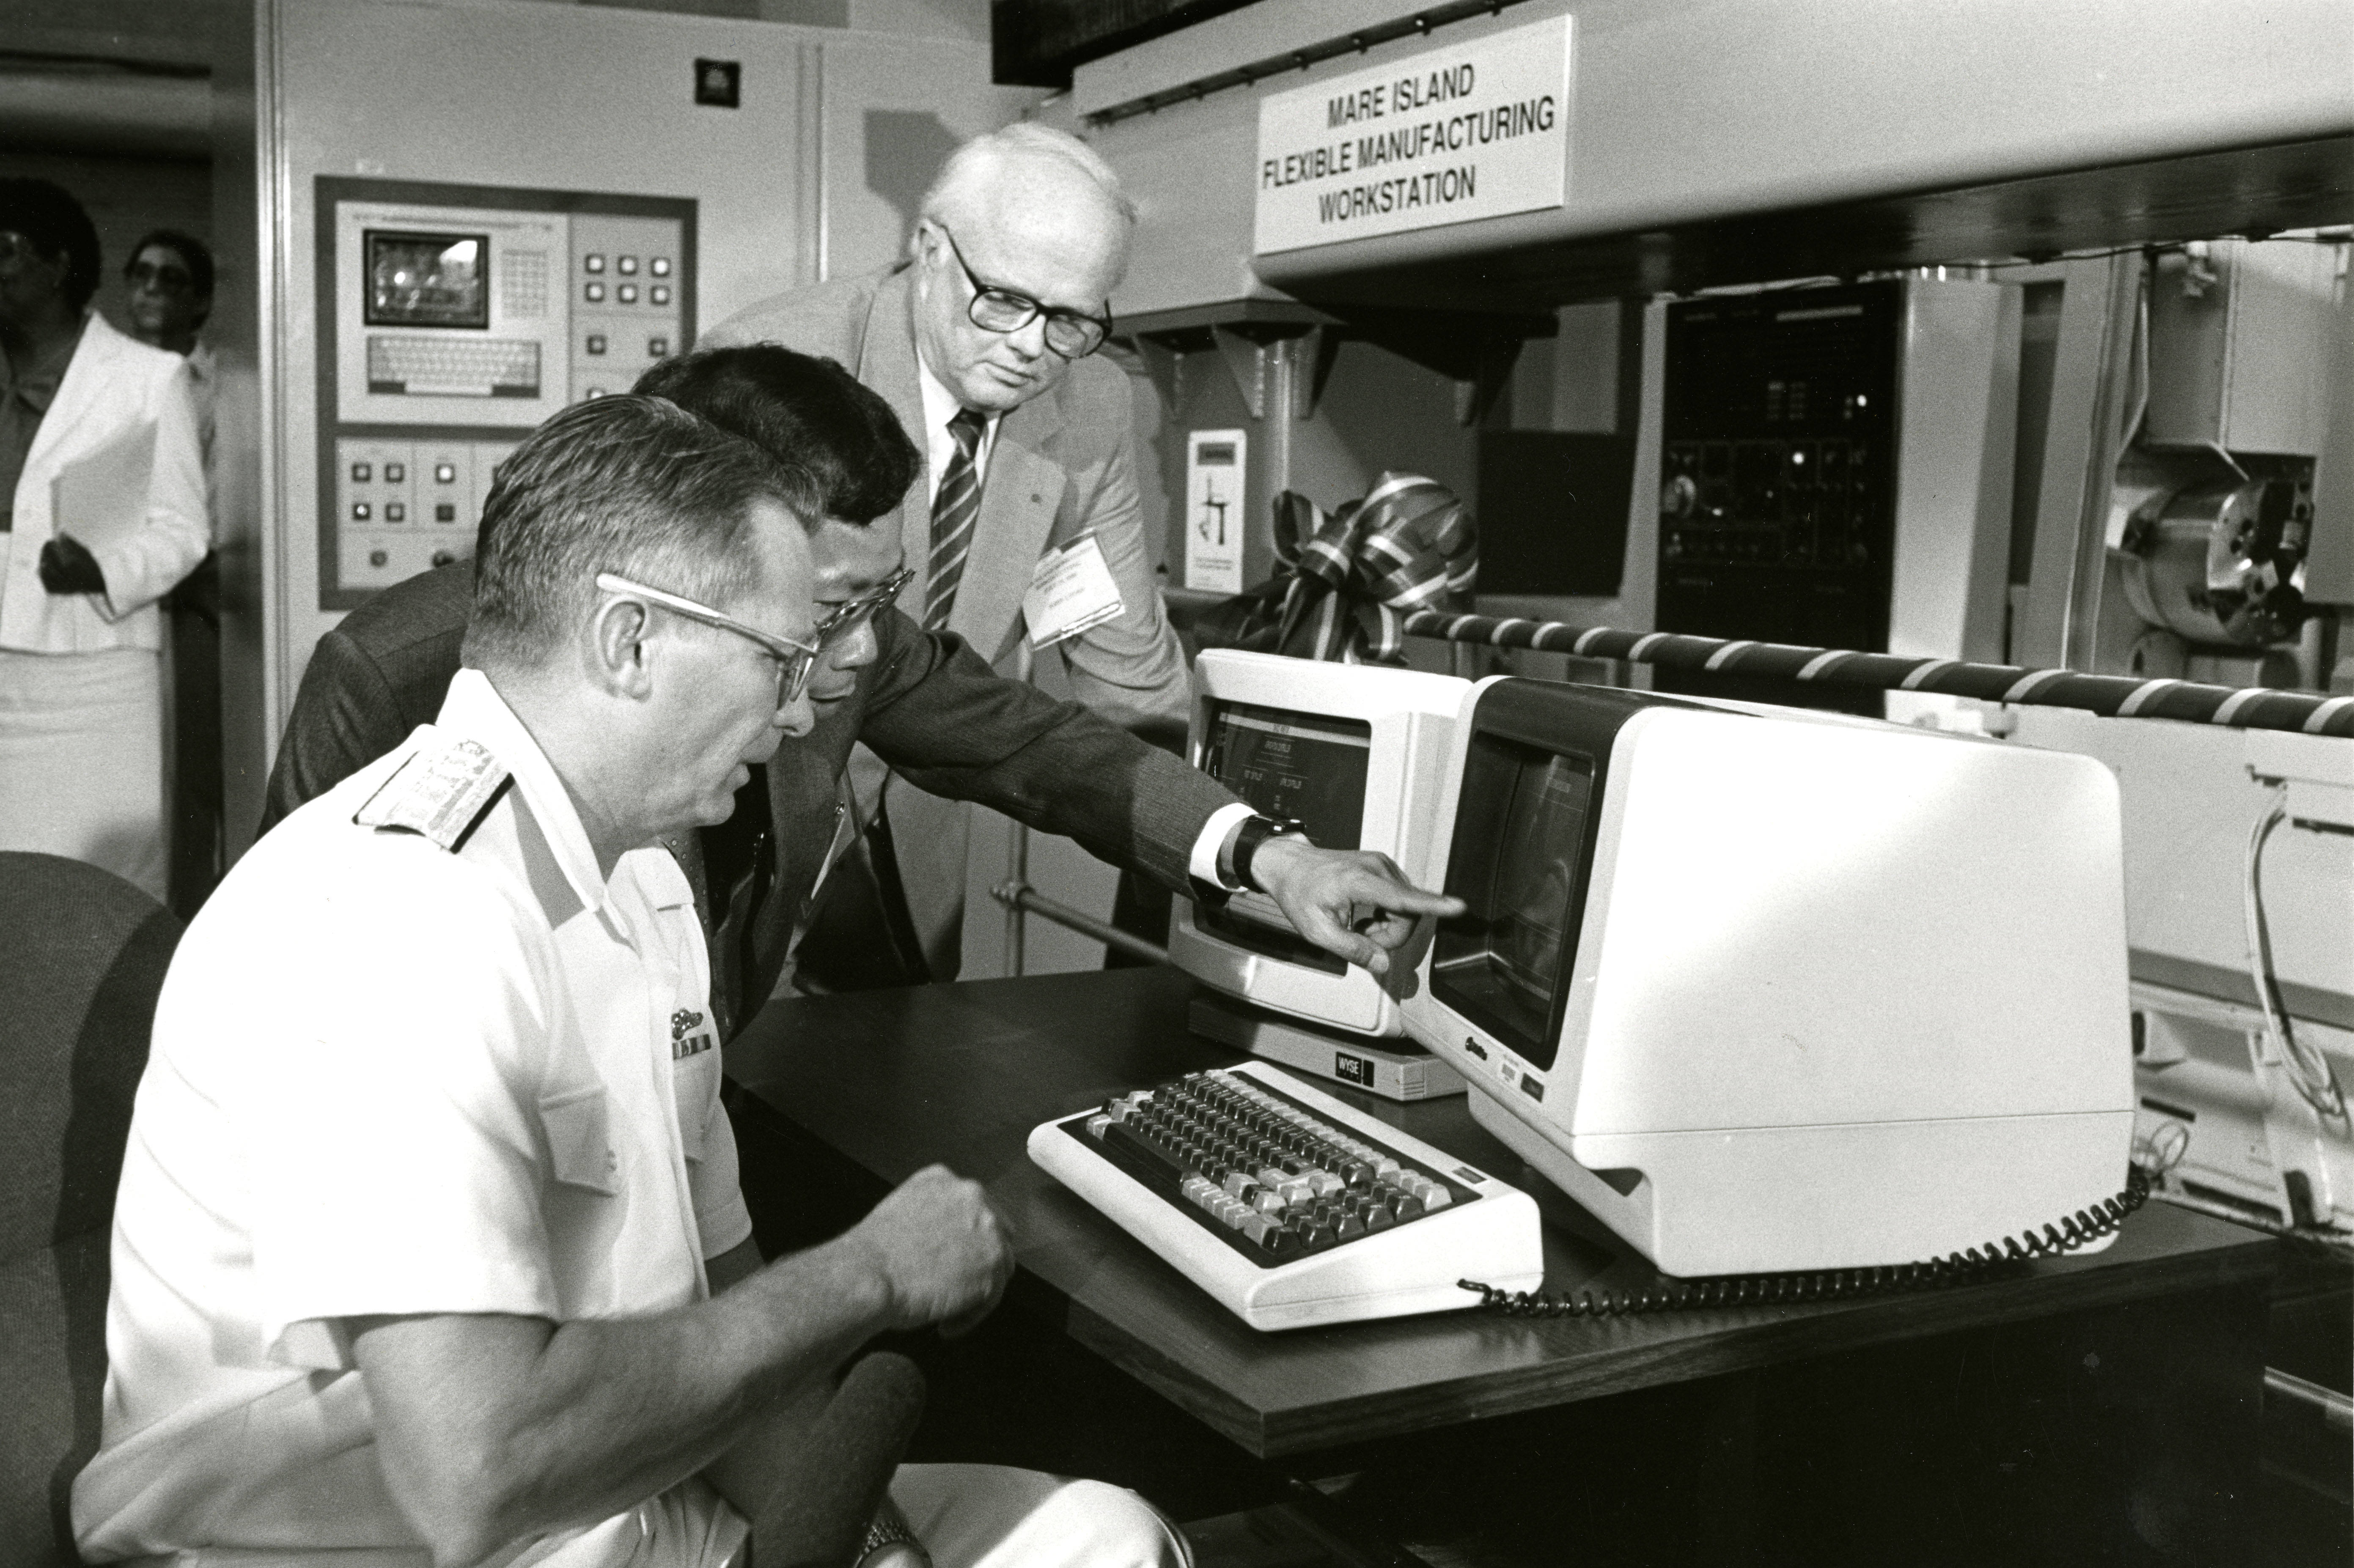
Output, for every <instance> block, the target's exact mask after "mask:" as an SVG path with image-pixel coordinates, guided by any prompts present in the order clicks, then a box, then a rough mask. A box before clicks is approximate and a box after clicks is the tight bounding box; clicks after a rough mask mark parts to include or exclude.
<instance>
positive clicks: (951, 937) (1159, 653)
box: [701, 262, 1192, 980]
mask: <svg viewBox="0 0 2354 1568" xmlns="http://www.w3.org/2000/svg"><path fill="white" fill-rule="evenodd" d="M912 282H913V277H912V273H911V272H910V270H909V269H908V267H907V264H906V263H904V262H902V263H899V264H897V265H896V266H891V267H886V268H885V269H883V270H880V271H876V272H868V273H865V274H863V275H862V276H859V277H855V278H847V279H843V280H841V281H836V282H831V283H820V284H817V285H815V286H813V287H811V288H807V289H797V290H794V291H791V292H790V293H784V294H779V295H777V296H776V297H774V298H773V299H769V300H764V301H762V302H760V303H758V304H757V305H754V306H752V307H751V308H750V309H748V310H746V311H743V312H741V313H737V315H734V316H731V317H729V318H728V319H727V320H726V321H725V322H722V323H720V324H719V325H718V326H717V327H716V328H714V329H713V330H712V331H711V332H710V333H708V334H705V336H704V338H703V339H702V340H701V342H702V346H705V347H713V346H725V345H729V344H750V343H779V344H783V345H784V346H786V347H787V348H790V349H796V350H799V351H800V352H801V353H803V354H813V355H823V356H824V357H826V358H829V359H832V360H837V361H839V362H840V363H841V364H842V365H843V366H844V367H845V368H847V369H848V370H849V371H850V373H851V374H852V375H854V376H857V377H858V379H859V381H860V382H861V383H863V384H864V385H865V386H866V387H870V388H872V389H873V390H874V391H875V392H877V393H879V394H880V395H881V396H882V397H883V399H884V401H885V402H886V403H888V404H890V405H891V408H892V409H893V410H894V411H895V412H896V413H897V415H898V416H899V423H900V424H901V425H902V426H904V427H905V428H906V429H907V434H908V437H909V438H910V439H911V440H914V441H915V443H916V450H917V451H918V452H926V451H927V443H926V441H925V440H924V395H923V389H922V386H921V384H920V383H919V382H918V381H917V377H916V334H915V318H914V316H913V314H912V313H911V312H912V306H913V300H912V298H911V296H912V294H913V288H912ZM927 461H928V455H927ZM930 494H931V486H930V483H929V476H928V475H926V476H925V477H924V478H922V479H919V480H917V482H916V483H915V484H913V485H912V486H910V487H909V489H908V491H907V497H906V498H905V499H904V500H903V501H901V502H900V503H899V506H898V509H897V510H896V511H895V512H892V513H889V514H885V515H884V516H881V517H878V518H876V519H875V523H874V524H873V526H875V527H877V528H896V529H898V530H899V533H900V538H901V540H902V542H903V543H904V545H905V546H906V548H907V564H908V565H909V566H911V567H915V569H916V577H915V580H914V581H913V582H912V583H910V584H909V585H908V587H907V592H906V593H905V594H904V595H903V596H902V597H901V599H900V602H901V603H902V604H907V605H912V606H920V605H921V604H922V603H923V602H924V594H925V588H926V586H927V579H928V576H929V567H930V556H931V530H932V516H931V503H930V500H929V497H930ZM1090 530H1092V531H1093V532H1094V534H1095V535H1096V541H1097V546H1099V547H1100V548H1101V549H1102V551H1103V556H1104V563H1105V565H1106V566H1108V567H1110V568H1111V576H1112V580H1113V581H1114V582H1115V583H1117V584H1118V585H1119V597H1120V602H1121V605H1122V606H1123V608H1122V609H1121V612H1120V613H1119V615H1118V616H1117V617H1115V618H1114V619H1112V620H1108V621H1106V622H1104V623H1103V624H1102V625H1100V626H1097V627H1095V628H1094V629H1092V630H1088V631H1085V632H1082V633H1080V634H1079V635H1078V636H1076V637H1073V638H1068V639H1066V640H1065V641H1062V642H1059V643H1057V644H1055V647H1054V648H1053V649H1051V650H1048V651H1047V652H1046V656H1047V657H1052V656H1054V655H1055V654H1059V655H1061V657H1062V660H1063V666H1064V670H1065V672H1066V674H1067V676H1068V678H1069V683H1070V691H1071V695H1072V697H1073V698H1075V699H1076V701H1078V702H1080V703H1083V704H1085V705H1087V706H1088V707H1090V708H1092V709H1094V710H1095V711H1096V712H1097V713H1098V714H1101V715H1103V716H1104V717H1106V718H1108V719H1110V720H1111V721H1112V722H1113V723H1115V724H1119V725H1123V726H1129V727H1130V728H1134V727H1138V726H1156V727H1166V728H1168V729H1171V730H1173V731H1174V732H1175V733H1182V731H1183V728H1184V725H1185V721H1186V718H1187V716H1188V715H1189V714H1190V713H1191V711H1192V695H1191V690H1192V688H1191V684H1190V681H1191V676H1190V673H1189V672H1188V671H1187V669H1186V666H1185V655H1184V651H1183V650H1182V648H1181V647H1180V646H1179V645H1178V641H1177V633H1176V630H1175V629H1174V628H1173V627H1172V626H1171V625H1170V624H1169V618H1168V615H1167V614H1166V613H1165V611H1164V610H1163V609H1162V606H1161V588H1160V585H1159V584H1158V583H1157V582H1156V581H1154V579H1153V575H1152V558H1151V556H1150V552H1149V551H1148V550H1147V549H1146V547H1145V541H1144V521H1143V514H1142V509H1141V507H1140V505H1139V503H1138V500H1137V491H1136V429H1135V425H1134V422H1133V417H1132V414H1131V412H1130V408H1129V388H1128V376H1127V375H1126V374H1125V373H1124V372H1122V371H1121V370H1120V369H1119V366H1115V365H1112V364H1110V363H1108V362H1107V361H1105V360H1102V359H1099V358H1093V357H1090V358H1087V359H1082V360H1080V361H1079V362H1078V363H1077V364H1076V365H1074V366H1071V368H1070V370H1069V372H1068V373H1067V374H1066V375H1065V376H1063V378H1062V379H1061V380H1060V381H1058V382H1056V383H1055V385H1054V386H1053V387H1049V388H1048V389H1047V390H1045V391H1044V392H1042V393H1040V394H1039V395H1038V396H1037V397H1033V398H1032V399H1031V400H1030V401H1028V402H1027V403H1024V404H1023V405H1022V406H1021V407H1020V408H1016V409H1014V410H1013V412H1011V413H1009V414H1007V415H1006V416H1005V417H1004V418H1002V420H1000V421H999V422H998V426H997V440H996V444H995V446H994V447H993V448H992V449H991V453H990V459H989V468H988V471H986V472H985V473H984V474H983V476H982V478H981V515H980V517H979V518H977V519H976V520H975V521H974V524H973V535H972V551H971V554H970V555H969V556H967V557H966V559H965V566H964V576H963V577H961V578H960V580H959V582H958V584H957V597H956V604H955V606H954V607H953V608H952V609H950V611H949V624H948V630H950V631H952V632H954V633H956V634H957V635H958V636H960V637H961V638H963V639H964V641H966V642H968V643H970V644H971V646H972V648H973V650H974V651H975V652H978V653H979V654H980V655H981V657H982V658H983V659H986V660H988V661H989V662H991V664H993V665H995V666H996V667H997V668H998V669H999V671H1000V672H1001V673H1005V672H1009V671H1010V669H1011V667H1012V666H1013V662H1014V657H1015V654H1016V653H1017V652H1018V651H1019V649H1020V645H1021V640H1022V639H1023V637H1024V636H1025V635H1027V629H1026V628H1025V626H1024V625H1023V620H1022V596H1023V594H1024V593H1026V592H1027V591H1028V590H1029V588H1030V577H1031V574H1032V573H1033V572H1034V571H1035V570H1036V568H1037V565H1038V558H1039V556H1042V555H1044V554H1045V553H1046V552H1047V551H1048V550H1051V549H1059V548H1060V547H1062V546H1065V545H1066V544H1068V543H1070V542H1071V541H1072V540H1074V539H1076V538H1078V537H1079V536H1080V535H1082V534H1085V533H1087V532H1088V531H1090ZM849 778H850V781H851V785H852V789H853V792H854V797H855V799H856V801H857V804H858V807H859V810H860V811H861V813H862V814H864V813H866V812H870V811H872V810H874V807H875V801H876V800H878V799H885V798H887V800H888V801H889V807H888V810H889V812H890V820H891V826H892V833H893V837H894V839H895V840H896V846H897V853H898V862H899V874H900V880H901V882H902V884H903V885H905V887H906V889H907V904H908V913H909V914H910V915H911V916H913V917H914V920H915V924H916V934H917V938H918V939H919V940H920V941H921V942H922V944H923V947H924V950H925V953H926V956H927V958H928V960H929V961H930V964H931V969H932V977H933V978H934V979H935V980H953V979H954V978H955V977H956V973H957V968H958V964H959V962H960V948H961V945H962V931H963V924H964V904H965V885H966V879H967V865H966V860H967V846H968V843H969V842H970V822H971V819H970V810H969V808H968V807H967V806H966V804H965V803H964V802H962V801H958V800H943V799H941V798H939V797H938V796H935V795H930V794H927V793H925V792H923V791H922V790H920V789H910V788H908V787H907V784H906V782H905V781H903V780H899V779H891V780H889V781H888V784H887V786H886V782H885V767H884V764H883V762H882V761H881V759H880V758H877V757H876V756H875V754H874V753H873V752H872V751H870V750H868V749H867V748H866V747H864V746H861V747H858V748H857V750H856V751H855V752H854V754H853V756H852V758H851V762H850V768H849ZM1085 787H1086V785H1085V784H1084V783H1083V781H1081V780H1079V779H1072V780H1071V788H1072V789H1075V790H1076V789H1084V788H1085ZM886 789H887V794H886Z"/></svg>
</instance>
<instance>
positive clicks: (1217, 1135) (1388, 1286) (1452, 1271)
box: [1030, 1062, 1544, 1329]
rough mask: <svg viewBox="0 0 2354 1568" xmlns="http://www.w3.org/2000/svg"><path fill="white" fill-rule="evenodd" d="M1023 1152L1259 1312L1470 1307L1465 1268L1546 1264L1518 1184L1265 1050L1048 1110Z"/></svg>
mask: <svg viewBox="0 0 2354 1568" xmlns="http://www.w3.org/2000/svg"><path fill="white" fill-rule="evenodd" d="M1030 1157H1031V1159H1033V1160H1035V1161H1036V1162H1037V1163H1038V1164H1039V1166H1040V1167H1041V1168H1043V1169H1044V1170H1045V1171H1047V1172H1048V1173H1049V1174H1050V1175H1052V1176H1054V1177H1055V1179H1056V1180H1057V1181H1061V1182H1062V1183H1063V1184H1064V1185H1065V1186H1066V1187H1068V1188H1070V1189H1071V1190H1072V1191H1073V1192H1076V1193H1078V1194H1079V1196H1081V1197H1083V1198H1085V1199H1087V1202H1090V1203H1092V1204H1094V1205H1095V1206H1096V1207H1097V1209H1099V1210H1101V1211H1102V1212H1103V1213H1105V1214H1106V1215H1108V1216H1109V1217H1110V1218H1111V1219H1112V1220H1113V1221H1114V1222H1116V1223H1117V1224H1119V1226H1120V1227H1121V1228H1122V1229H1124V1230H1126V1231H1127V1232H1129V1234H1131V1235H1133V1236H1135V1237H1136V1238H1137V1239H1138V1240H1139V1241H1141V1242H1142V1243H1143V1244H1144V1245H1146V1246H1148V1247H1150V1248H1151V1249H1152V1250H1153V1251H1154V1252H1155V1253H1157V1254H1159V1255H1161V1257H1162V1258H1164V1259H1165V1260H1167V1261H1168V1262H1169V1263H1171V1264H1172V1265H1174V1266H1176V1267H1177V1269H1178V1270H1179V1271H1180V1272H1181V1273H1182V1274H1183V1275H1184V1276H1185V1277H1187V1278H1188V1279H1191V1280H1192V1281H1193V1283H1194V1284H1196V1285H1199V1286H1200V1287H1202V1288H1204V1290H1207V1291H1208V1292H1209V1293H1210V1294H1211V1295H1212V1296H1214V1297H1215V1298H1217V1300H1218V1302H1219V1304H1220V1305H1222V1306H1224V1307H1225V1308H1226V1309H1227V1310H1229V1311H1231V1312H1233V1313H1235V1315H1236V1316H1237V1317H1239V1318H1241V1319H1243V1321H1245V1322H1246V1323H1248V1324H1249V1325H1250V1326H1251V1327H1253V1328H1255V1329H1293V1328H1306V1327H1310V1326H1312V1325H1316V1324H1323V1323H1344V1322H1350V1321H1353V1320H1355V1319H1364V1318H1388V1317H1397V1316H1401V1315H1404V1314H1406V1313H1413V1312H1432V1311H1439V1310H1443V1309H1445V1308H1455V1307H1469V1306H1473V1305H1476V1304H1477V1303H1478V1300H1479V1298H1478V1297H1476V1296H1475V1295H1473V1294H1472V1293H1471V1292H1469V1291H1467V1290H1464V1289H1462V1288H1460V1287H1458V1285H1457V1284H1456V1281H1458V1280H1459V1279H1462V1278H1465V1277H1473V1278H1478V1279H1482V1280H1485V1281H1488V1282H1490V1284H1495V1285H1498V1286H1500V1287H1502V1288H1506V1289H1511V1290H1532V1289H1535V1288H1536V1287H1538V1286H1539V1285H1540V1284H1541V1283H1542V1282H1543V1277H1544V1261H1543V1245H1542V1243H1541V1241H1540V1237H1539V1227H1538V1221H1537V1209H1536V1204H1535V1202H1534V1201H1533V1200H1532V1199H1531V1198H1530V1197H1529V1195H1528V1194H1527V1193H1525V1192H1520V1191H1519V1190H1517V1189H1515V1188H1513V1187H1511V1186H1508V1185H1506V1184H1505V1183H1504V1182H1502V1181H1499V1180H1497V1179H1496V1178H1495V1177H1493V1176H1490V1175H1488V1174H1487V1173H1485V1172H1484V1171H1476V1170H1474V1169H1472V1168H1471V1167H1470V1166H1469V1165H1467V1164H1465V1163H1464V1162H1463V1161H1461V1160H1458V1159H1456V1158H1455V1157H1454V1156H1453V1155H1450V1154H1448V1153H1447V1152H1446V1151H1445V1150H1440V1149H1437V1148H1434V1147H1433V1146H1431V1145H1430V1144H1427V1143H1425V1142H1423V1141H1422V1140H1420V1139H1416V1138H1411V1137H1409V1136H1407V1135H1406V1134H1405V1133H1402V1132H1400V1131H1398V1130H1397V1129H1396V1128H1394V1127H1391V1126H1389V1125H1388V1124H1386V1123H1384V1122H1383V1121H1380V1120H1379V1119H1377V1118H1373V1117H1371V1116H1368V1115H1366V1114H1365V1113H1363V1112H1362V1111H1360V1110H1357V1109H1356V1108H1355V1107H1352V1106H1350V1105H1348V1104H1346V1103H1345V1102H1343V1101H1341V1100H1339V1099H1336V1098H1334V1097H1332V1096H1330V1095H1327V1094H1323V1093H1321V1092H1320V1091H1319V1090H1317V1089H1314V1088H1311V1087H1310V1086H1308V1085H1306V1084H1304V1083H1301V1082H1300V1081H1299V1079H1297V1078H1294V1077H1292V1076H1291V1075H1288V1074H1287V1073H1284V1072H1282V1071H1280V1070H1278V1069H1277V1068H1274V1067H1271V1066H1268V1065H1265V1064H1263V1063H1257V1062H1249V1063H1244V1064H1241V1065H1236V1066H1233V1067H1226V1068H1220V1069H1217V1070H1215V1071H1212V1072H1206V1073H1193V1074H1189V1075H1186V1076H1185V1077H1182V1078H1179V1079H1176V1080H1174V1081H1172V1082H1171V1083H1167V1084H1162V1085H1161V1086H1158V1087H1155V1088H1151V1089H1143V1090H1138V1091H1136V1092H1134V1093H1131V1094H1126V1095H1121V1096H1119V1097H1115V1098H1113V1099H1111V1100H1108V1101H1107V1102H1105V1104H1103V1105H1102V1106H1101V1107H1097V1108H1096V1109H1094V1110H1090V1111H1086V1112H1082V1113H1080V1114H1079V1115H1076V1116H1071V1117H1064V1118H1058V1119H1056V1120H1054V1121H1050V1122H1046V1123H1044V1124H1043V1125H1041V1126H1040V1127H1038V1128H1035V1129H1034V1131H1033V1132H1032V1133H1031V1134H1030ZM1507 1280H1510V1281H1514V1282H1516V1283H1511V1284H1505V1281H1507Z"/></svg>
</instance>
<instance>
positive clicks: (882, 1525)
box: [857, 1514, 924, 1563]
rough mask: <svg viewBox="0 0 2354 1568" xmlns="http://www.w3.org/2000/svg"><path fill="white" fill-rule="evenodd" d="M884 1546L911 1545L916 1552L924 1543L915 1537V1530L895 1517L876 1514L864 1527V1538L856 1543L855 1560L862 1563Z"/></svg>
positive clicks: (922, 1547) (920, 1549)
mask: <svg viewBox="0 0 2354 1568" xmlns="http://www.w3.org/2000/svg"><path fill="white" fill-rule="evenodd" d="M886 1546H912V1547H914V1548H915V1549H916V1550H917V1551H918V1552H921V1551H922V1550H923V1549H924V1543H923V1542H920V1541H918V1540H917V1539H916V1533H915V1531H911V1530H909V1529H908V1528H907V1526H906V1525H904V1524H902V1523H900V1522H899V1521H898V1520H896V1519H893V1518H890V1517H888V1516H886V1515H883V1514H877V1515H875V1519H874V1520H873V1521H872V1522H871V1523H869V1524H868V1525H867V1527H866V1538H865V1539H864V1540H863V1541H861V1542H859V1543H858V1558H857V1561H858V1562H861V1563H864V1562H865V1561H866V1559H867V1558H869V1557H871V1556H872V1555H874V1554H875V1552H880V1551H882V1550H883V1549H884V1548H885V1547H886Z"/></svg>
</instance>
